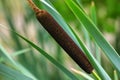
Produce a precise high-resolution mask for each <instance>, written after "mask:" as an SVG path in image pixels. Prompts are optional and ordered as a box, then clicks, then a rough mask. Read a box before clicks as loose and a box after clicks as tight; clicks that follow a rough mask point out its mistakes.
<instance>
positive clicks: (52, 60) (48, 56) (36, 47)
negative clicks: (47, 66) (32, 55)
mask: <svg viewBox="0 0 120 80" xmlns="http://www.w3.org/2000/svg"><path fill="white" fill-rule="evenodd" d="M15 33H16V32H15ZM16 35H17V36H19V37H20V38H22V39H23V40H25V41H26V42H27V43H29V44H30V45H31V46H32V47H33V48H35V49H36V50H37V51H39V52H40V53H41V54H42V55H43V56H45V57H46V58H47V59H48V60H49V61H51V62H52V63H53V64H54V65H55V66H57V67H58V68H59V69H60V70H62V71H63V72H64V73H65V74H66V75H67V76H68V77H70V78H71V79H72V80H79V79H78V78H77V77H76V76H75V75H74V74H72V73H71V72H70V71H68V70H67V69H66V68H65V67H63V66H62V65H61V64H60V63H58V62H57V61H56V60H55V59H54V58H52V57H51V56H50V55H48V54H47V53H46V52H45V51H44V50H42V49H41V48H39V47H38V46H36V45H35V44H34V43H33V42H31V41H29V40H28V39H26V38H24V37H23V36H21V35H20V34H18V33H16Z"/></svg>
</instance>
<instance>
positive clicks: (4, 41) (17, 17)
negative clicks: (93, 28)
mask: <svg viewBox="0 0 120 80" xmlns="http://www.w3.org/2000/svg"><path fill="white" fill-rule="evenodd" d="M36 1H37V0H36ZM49 1H50V2H51V3H52V4H53V5H54V7H55V9H56V10H57V11H58V12H59V13H60V14H61V15H62V17H63V18H64V20H65V21H66V22H67V23H68V24H70V25H72V27H73V29H74V30H75V31H76V32H77V33H78V35H79V36H80V37H81V39H82V40H83V41H84V42H85V43H86V46H87V47H88V48H89V49H90V50H91V51H92V53H93V54H94V56H95V57H97V56H96V55H95V53H96V52H95V49H96V48H95V44H94V40H92V38H91V37H90V41H91V42H87V40H86V37H85V33H84V29H83V28H81V27H80V26H81V24H80V23H79V22H78V21H77V20H76V18H75V16H74V15H73V14H72V12H71V11H70V10H69V9H68V7H67V6H66V4H65V2H64V1H63V0H49ZM76 1H79V3H80V4H81V5H82V7H83V8H84V10H85V12H86V13H87V14H88V15H91V14H90V9H91V6H92V3H91V2H92V0H76ZM93 2H94V3H95V8H96V16H97V26H98V28H99V29H100V31H101V32H102V33H103V34H104V37H105V38H106V40H107V41H108V42H110V43H111V44H112V46H113V47H114V48H115V49H116V51H117V52H118V53H119V54H120V0H93ZM40 4H41V3H40ZM36 5H38V4H37V2H36ZM39 7H40V8H44V7H43V5H42V4H41V5H39ZM0 24H2V25H4V26H6V27H9V28H11V29H13V30H16V31H17V32H19V33H20V34H21V35H23V36H25V37H27V38H28V39H29V40H31V41H32V42H34V43H36V44H37V45H38V46H39V47H41V48H42V49H43V50H45V51H46V52H48V53H50V55H51V56H53V57H54V58H55V59H56V60H57V61H59V62H60V63H61V64H62V65H64V66H65V67H66V68H68V69H71V68H75V69H78V70H80V68H79V67H78V66H77V64H75V62H74V61H73V60H72V59H71V58H70V57H69V56H68V55H67V54H65V52H64V51H63V49H62V48H61V47H60V46H59V45H58V44H57V43H56V42H55V41H54V39H53V38H52V37H51V36H50V35H49V34H48V33H47V31H45V29H44V28H43V27H42V26H41V25H40V24H39V22H38V21H37V20H36V17H35V14H34V12H33V10H32V9H31V8H30V7H29V4H28V2H27V0H0ZM89 44H90V45H89ZM0 45H2V47H4V49H5V50H6V51H7V52H8V53H9V54H10V55H13V54H15V52H17V54H16V55H17V56H14V57H13V58H14V60H16V61H18V62H20V64H22V65H23V66H24V67H25V68H26V69H28V70H29V71H30V72H31V73H32V74H33V75H34V76H35V77H36V78H38V79H39V80H68V77H67V76H66V75H64V74H63V73H62V72H61V71H60V70H59V69H57V68H56V67H55V66H54V65H53V64H51V63H50V62H49V61H48V60H47V59H46V58H44V57H43V56H42V55H39V54H38V52H37V51H36V50H34V49H33V48H31V46H29V45H28V44H27V43H25V42H24V41H23V40H21V39H20V38H18V37H17V36H16V35H15V34H14V33H13V32H11V31H8V30H5V29H4V28H2V27H0ZM18 51H23V52H21V53H20V54H19V53H18ZM99 52H100V56H99V59H100V60H99V63H100V64H101V65H102V66H103V68H104V69H105V70H106V72H107V73H108V74H109V75H110V77H111V78H112V79H113V71H114V69H113V67H112V65H111V64H110V63H109V61H108V59H107V58H106V57H105V56H104V54H102V53H103V52H102V51H101V50H99ZM51 53H52V54H51ZM1 63H4V64H7V63H8V62H7V61H4V60H3V61H1ZM81 79H82V80H85V79H84V78H82V77H81Z"/></svg>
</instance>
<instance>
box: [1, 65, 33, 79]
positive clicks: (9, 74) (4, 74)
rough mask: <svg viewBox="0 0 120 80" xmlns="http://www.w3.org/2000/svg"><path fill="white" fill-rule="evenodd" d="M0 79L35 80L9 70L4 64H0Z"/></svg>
mask: <svg viewBox="0 0 120 80" xmlns="http://www.w3.org/2000/svg"><path fill="white" fill-rule="evenodd" d="M0 78H2V80H33V79H31V78H29V77H27V76H25V75H23V74H22V73H20V72H18V71H17V70H14V69H12V68H9V67H7V66H5V65H3V64H0ZM0 80H1V79H0Z"/></svg>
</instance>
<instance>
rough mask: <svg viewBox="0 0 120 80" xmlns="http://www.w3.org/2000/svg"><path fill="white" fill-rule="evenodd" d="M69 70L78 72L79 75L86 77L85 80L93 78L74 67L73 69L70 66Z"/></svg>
mask: <svg viewBox="0 0 120 80" xmlns="http://www.w3.org/2000/svg"><path fill="white" fill-rule="evenodd" d="M71 70H72V71H73V72H75V73H76V74H79V75H81V76H83V77H84V78H85V79H87V80H94V79H93V78H92V77H90V76H89V75H87V74H85V73H83V72H81V71H78V70H76V69H74V68H71Z"/></svg>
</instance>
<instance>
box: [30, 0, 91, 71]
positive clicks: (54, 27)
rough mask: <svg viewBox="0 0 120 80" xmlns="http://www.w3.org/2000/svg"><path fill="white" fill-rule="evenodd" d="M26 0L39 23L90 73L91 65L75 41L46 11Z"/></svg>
mask: <svg viewBox="0 0 120 80" xmlns="http://www.w3.org/2000/svg"><path fill="white" fill-rule="evenodd" d="M28 1H29V3H30V5H31V7H32V8H33V10H34V11H35V13H36V17H37V19H38V21H39V22H40V23H41V25H42V26H43V27H44V28H45V29H46V30H47V31H48V33H49V34H50V35H51V36H52V37H53V38H54V39H55V40H56V42H57V43H58V44H59V45H60V46H61V47H62V48H63V49H64V50H65V51H66V52H67V53H68V55H69V56H70V57H71V58H72V59H73V60H74V61H75V62H76V63H77V64H78V65H79V66H80V67H81V68H82V69H83V70H84V71H86V72H87V73H91V72H92V71H93V67H92V65H91V64H90V62H89V61H88V59H87V57H86V56H85V55H84V53H83V51H82V50H81V49H80V48H79V47H78V46H77V45H76V44H75V42H74V41H73V40H72V39H71V38H70V37H69V35H68V34H67V33H66V32H65V31H64V30H63V29H62V27H61V26H60V25H59V24H58V23H57V22H56V21H55V20H54V18H53V17H52V16H51V15H50V14H49V13H48V12H47V11H45V10H40V9H38V8H37V7H36V6H35V5H34V3H33V2H32V0H28Z"/></svg>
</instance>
